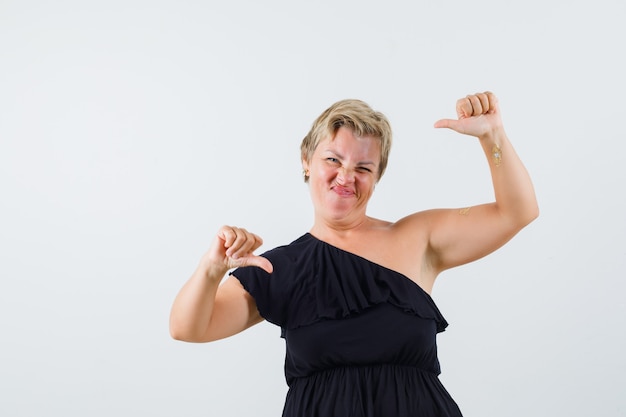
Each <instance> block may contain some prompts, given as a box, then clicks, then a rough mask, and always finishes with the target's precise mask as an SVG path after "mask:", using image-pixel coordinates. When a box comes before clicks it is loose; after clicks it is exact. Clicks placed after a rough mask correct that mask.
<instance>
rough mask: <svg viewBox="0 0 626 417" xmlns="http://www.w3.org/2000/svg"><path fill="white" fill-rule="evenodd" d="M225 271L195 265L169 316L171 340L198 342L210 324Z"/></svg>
mask: <svg viewBox="0 0 626 417" xmlns="http://www.w3.org/2000/svg"><path fill="white" fill-rule="evenodd" d="M225 273H226V271H222V270H212V269H211V268H209V267H207V266H205V265H203V264H202V263H201V264H200V265H199V266H198V268H197V269H196V271H195V272H194V273H193V275H192V276H191V278H189V280H188V281H187V282H186V283H185V285H184V286H183V287H182V288H181V290H180V292H179V293H178V295H177V296H176V299H175V300H174V304H173V305H172V310H171V313H170V334H171V336H172V337H173V338H174V339H177V340H184V341H188V342H195V341H200V340H202V339H203V337H204V336H205V334H206V332H207V329H208V327H209V323H210V321H211V317H212V313H213V307H214V306H215V296H216V294H217V289H218V287H219V285H220V282H221V279H222V278H223V276H224V274H225Z"/></svg>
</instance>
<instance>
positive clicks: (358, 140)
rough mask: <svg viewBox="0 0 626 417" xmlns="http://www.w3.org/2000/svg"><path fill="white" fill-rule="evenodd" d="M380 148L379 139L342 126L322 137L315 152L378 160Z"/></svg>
mask: <svg viewBox="0 0 626 417" xmlns="http://www.w3.org/2000/svg"><path fill="white" fill-rule="evenodd" d="M380 148H381V143H380V139H378V138H376V137H374V136H356V135H355V134H354V133H353V132H352V130H350V129H349V128H347V127H344V126H342V127H340V128H339V129H338V130H337V132H336V133H335V135H334V136H329V137H327V138H326V139H323V140H322V141H321V142H320V143H319V144H318V146H317V149H316V150H315V152H316V153H318V152H329V153H335V154H338V155H342V156H345V157H354V158H357V157H358V159H373V160H375V161H378V159H379V158H380V152H381V150H380Z"/></svg>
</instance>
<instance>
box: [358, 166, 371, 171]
mask: <svg viewBox="0 0 626 417" xmlns="http://www.w3.org/2000/svg"><path fill="white" fill-rule="evenodd" d="M357 169H358V170H359V171H360V172H372V170H371V169H369V168H366V167H358V168H357Z"/></svg>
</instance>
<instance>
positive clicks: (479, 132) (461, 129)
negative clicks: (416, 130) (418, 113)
mask: <svg viewBox="0 0 626 417" xmlns="http://www.w3.org/2000/svg"><path fill="white" fill-rule="evenodd" d="M456 114H457V116H458V119H457V120H455V119H441V120H438V121H437V122H436V123H435V127H436V128H448V129H452V130H454V131H455V132H458V133H462V134H464V135H470V136H476V137H477V138H479V139H482V138H484V137H485V136H488V135H491V134H493V133H495V132H496V131H497V130H500V129H502V119H501V118H500V109H499V107H498V98H497V97H496V96H495V94H493V93H492V92H489V91H486V92H484V93H477V94H473V95H469V96H467V97H464V98H462V99H459V100H457V102H456Z"/></svg>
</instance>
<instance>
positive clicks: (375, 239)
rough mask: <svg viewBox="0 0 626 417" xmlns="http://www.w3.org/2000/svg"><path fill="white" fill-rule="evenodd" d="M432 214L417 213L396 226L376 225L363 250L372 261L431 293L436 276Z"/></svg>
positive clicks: (384, 223)
mask: <svg viewBox="0 0 626 417" xmlns="http://www.w3.org/2000/svg"><path fill="white" fill-rule="evenodd" d="M432 221H433V220H432V215H431V213H429V212H421V213H414V214H411V215H409V216H406V217H404V218H402V219H400V220H398V221H397V222H395V223H391V222H384V221H380V222H378V223H376V222H374V223H373V227H372V228H371V229H370V232H369V233H370V236H368V238H367V239H364V241H367V242H368V244H369V248H367V249H362V250H363V251H364V252H366V256H365V257H367V258H368V259H370V260H372V261H374V262H376V263H378V264H380V265H383V266H385V267H387V268H389V269H392V270H394V271H397V272H399V273H401V274H403V275H405V276H406V277H407V278H409V279H411V280H412V281H414V282H415V283H416V284H418V285H419V286H420V287H422V288H423V289H424V290H425V291H426V292H429V293H430V292H431V290H432V287H433V283H434V279H435V275H434V270H433V269H432V268H431V265H430V263H429V257H428V249H429V248H428V234H429V229H430V226H429V223H430V222H432Z"/></svg>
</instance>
